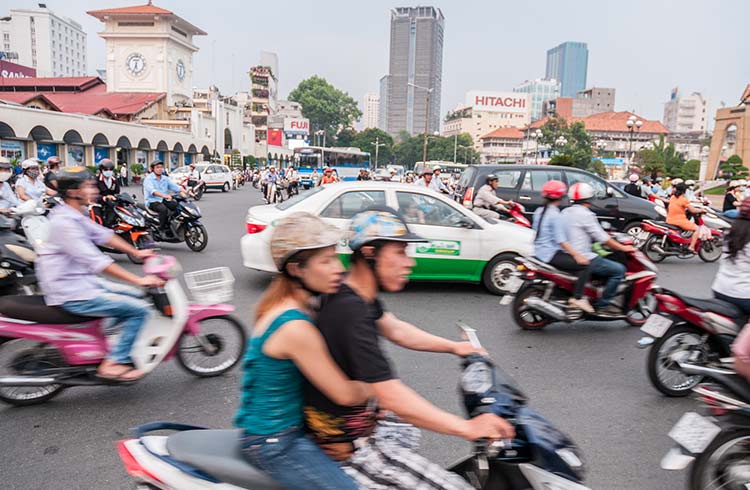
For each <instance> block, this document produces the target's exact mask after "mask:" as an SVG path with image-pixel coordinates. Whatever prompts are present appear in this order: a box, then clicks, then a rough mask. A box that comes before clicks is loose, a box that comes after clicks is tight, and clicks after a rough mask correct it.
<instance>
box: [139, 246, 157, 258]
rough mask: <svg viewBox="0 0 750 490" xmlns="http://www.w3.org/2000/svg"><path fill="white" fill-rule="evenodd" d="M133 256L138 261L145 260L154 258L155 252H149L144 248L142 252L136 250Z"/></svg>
mask: <svg viewBox="0 0 750 490" xmlns="http://www.w3.org/2000/svg"><path fill="white" fill-rule="evenodd" d="M133 255H135V256H136V257H137V258H139V259H147V258H149V257H153V256H155V255H156V252H155V251H153V250H151V249H150V248H145V249H143V250H136V252H135V253H134V254H133Z"/></svg>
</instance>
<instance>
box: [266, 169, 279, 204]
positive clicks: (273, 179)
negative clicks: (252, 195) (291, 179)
mask: <svg viewBox="0 0 750 490" xmlns="http://www.w3.org/2000/svg"><path fill="white" fill-rule="evenodd" d="M278 181H279V174H278V173H277V172H276V167H273V166H271V167H268V173H267V174H266V176H265V177H264V179H263V184H264V190H263V196H264V197H265V198H266V202H271V193H272V192H274V185H275V184H276V183H278Z"/></svg>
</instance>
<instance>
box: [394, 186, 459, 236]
mask: <svg viewBox="0 0 750 490" xmlns="http://www.w3.org/2000/svg"><path fill="white" fill-rule="evenodd" d="M396 198H397V200H398V207H399V211H401V214H403V216H404V220H405V221H406V222H407V223H409V224H413V225H432V226H450V227H453V228H462V227H465V223H466V221H467V220H468V219H469V218H468V217H466V216H465V215H464V214H463V213H461V212H459V211H457V210H456V209H455V208H453V206H450V205H448V204H446V203H444V202H442V201H440V200H438V199H435V198H434V197H432V196H426V195H424V194H416V193H413V192H397V193H396Z"/></svg>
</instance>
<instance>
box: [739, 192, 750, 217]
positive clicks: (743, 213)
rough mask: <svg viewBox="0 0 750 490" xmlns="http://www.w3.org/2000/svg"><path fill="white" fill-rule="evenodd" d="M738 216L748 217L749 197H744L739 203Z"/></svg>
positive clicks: (749, 209)
mask: <svg viewBox="0 0 750 490" xmlns="http://www.w3.org/2000/svg"><path fill="white" fill-rule="evenodd" d="M740 218H744V219H750V197H746V198H745V199H743V200H742V203H741V204H740Z"/></svg>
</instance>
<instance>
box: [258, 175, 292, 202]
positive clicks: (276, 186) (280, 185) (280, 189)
mask: <svg viewBox="0 0 750 490" xmlns="http://www.w3.org/2000/svg"><path fill="white" fill-rule="evenodd" d="M269 185H270V186H271V189H270V190H269V189H268V188H267V186H269ZM287 185H288V184H287V181H286V180H285V179H282V178H279V179H278V180H277V181H276V182H275V183H272V184H266V191H267V193H268V194H267V195H264V198H265V200H266V203H267V204H279V203H282V202H284V190H285V189H286V188H287ZM269 196H270V199H269Z"/></svg>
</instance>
